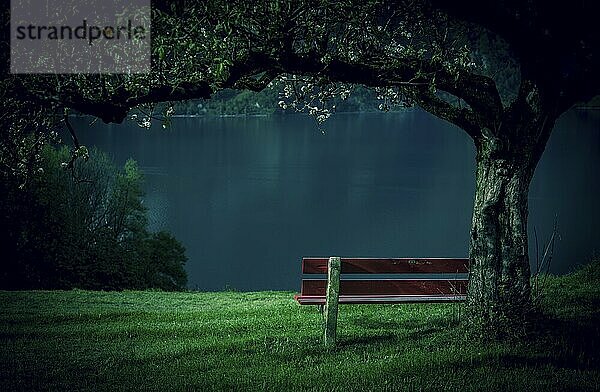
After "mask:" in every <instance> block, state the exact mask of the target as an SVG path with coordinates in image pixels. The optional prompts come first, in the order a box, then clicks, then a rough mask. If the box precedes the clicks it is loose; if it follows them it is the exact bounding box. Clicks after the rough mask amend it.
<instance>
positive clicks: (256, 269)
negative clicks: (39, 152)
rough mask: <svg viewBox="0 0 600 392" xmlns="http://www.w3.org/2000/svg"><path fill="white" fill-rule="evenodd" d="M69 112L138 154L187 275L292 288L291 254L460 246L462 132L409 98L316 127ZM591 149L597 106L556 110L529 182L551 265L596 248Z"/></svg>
mask: <svg viewBox="0 0 600 392" xmlns="http://www.w3.org/2000/svg"><path fill="white" fill-rule="evenodd" d="M73 123H74V124H75V126H76V128H77V129H78V132H79V137H80V139H81V142H82V143H83V144H86V145H88V146H92V145H96V146H98V147H99V148H101V149H102V150H104V151H107V152H108V153H109V154H110V155H111V156H113V157H114V159H115V161H116V162H117V163H119V164H123V163H124V162H125V160H126V159H127V158H129V157H133V158H134V159H136V160H137V161H138V163H139V165H140V167H141V168H142V170H143V171H144V173H145V177H146V184H145V186H146V193H147V194H146V198H145V204H146V206H147V207H148V208H149V214H150V224H151V228H152V229H153V230H159V229H166V230H169V231H170V232H172V233H173V234H174V235H175V236H176V237H177V238H178V239H179V240H180V241H181V242H182V243H183V244H184V245H185V247H186V249H187V255H188V257H189V261H188V264H187V267H186V269H187V271H188V275H189V287H190V288H197V289H201V290H221V289H224V288H226V287H229V288H234V289H238V290H264V289H277V290H279V289H285V290H295V289H298V288H299V280H300V259H301V257H302V256H330V255H340V256H363V257H366V256H379V257H427V256H429V257H434V256H450V257H465V256H467V254H468V242H469V227H470V221H471V209H472V204H473V194H474V181H475V177H474V165H475V161H474V154H475V151H474V146H473V144H472V142H471V140H470V139H469V137H468V136H466V134H465V133H464V132H463V131H461V130H460V129H458V128H456V127H454V126H451V125H449V124H448V123H445V122H443V121H441V120H439V119H437V118H435V117H433V116H431V115H429V114H427V113H425V112H423V111H421V110H410V111H406V112H402V113H387V114H386V113H369V114H366V113H365V114H338V115H335V116H333V117H332V118H331V119H330V120H328V122H326V124H325V132H324V133H322V132H321V131H320V130H319V129H317V127H316V125H315V122H314V120H312V119H311V118H309V117H307V116H303V115H288V116H275V117H249V118H210V119H209V118H175V119H173V122H172V125H171V128H170V129H167V130H163V129H162V128H161V127H160V124H158V123H157V124H156V125H155V126H153V128H152V129H151V130H145V129H141V128H139V127H138V126H137V125H136V124H134V123H132V122H129V123H124V124H122V125H106V124H102V123H100V122H96V123H94V124H93V125H91V126H88V124H89V120H88V119H83V118H79V119H77V120H74V121H73ZM599 162H600V111H581V110H572V111H570V112H568V113H566V114H565V115H564V116H563V117H561V119H560V120H559V121H558V123H557V126H556V128H555V130H554V133H553V135H552V138H551V140H550V142H549V145H548V147H547V149H546V152H545V154H544V156H543V158H542V161H541V162H540V165H539V166H538V169H537V171H536V175H535V178H534V180H533V183H532V187H531V192H530V219H529V227H530V233H532V234H533V228H534V227H535V228H536V229H537V233H538V237H539V239H540V243H541V242H542V241H543V240H544V239H547V238H548V237H549V235H550V234H551V232H552V225H553V221H554V217H555V216H556V217H557V220H558V225H559V234H560V239H559V241H558V242H557V244H556V248H555V252H554V259H553V260H552V264H551V271H553V272H555V273H564V272H567V271H569V270H571V269H572V268H573V267H574V266H576V265H578V264H581V263H585V262H586V261H589V259H590V257H591V256H592V255H593V254H595V252H597V251H598V250H599V248H600V247H599V245H600V206H599V204H598V202H597V201H598V198H599V196H600V181H599V180H600V174H599V173H598V170H597V169H598V163H599ZM530 240H531V241H530V242H531V246H530V255H531V257H532V263H534V259H535V256H536V252H535V248H534V241H533V235H532V236H531V238H530Z"/></svg>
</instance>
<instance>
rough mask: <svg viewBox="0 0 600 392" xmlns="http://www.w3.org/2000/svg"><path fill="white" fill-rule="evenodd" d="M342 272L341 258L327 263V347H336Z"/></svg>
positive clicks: (325, 336) (333, 258)
mask: <svg viewBox="0 0 600 392" xmlns="http://www.w3.org/2000/svg"><path fill="white" fill-rule="evenodd" d="M340 270H341V260H340V258H339V257H330V258H329V262H328V263H327V297H326V302H325V335H324V341H325V347H327V348H331V347H334V346H335V337H336V332H337V331H336V330H337V316H338V301H339V297H340Z"/></svg>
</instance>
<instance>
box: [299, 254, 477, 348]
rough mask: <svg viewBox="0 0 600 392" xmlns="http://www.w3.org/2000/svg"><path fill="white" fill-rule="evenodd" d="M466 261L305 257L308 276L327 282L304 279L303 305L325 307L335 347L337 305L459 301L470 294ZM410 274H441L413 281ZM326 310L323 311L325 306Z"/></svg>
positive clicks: (330, 341) (327, 330)
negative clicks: (369, 276) (354, 276)
mask: <svg viewBox="0 0 600 392" xmlns="http://www.w3.org/2000/svg"><path fill="white" fill-rule="evenodd" d="M468 272H469V259H466V258H389V259H379V258H339V257H330V258H325V257H305V258H303V259H302V273H303V274H327V275H328V276H327V279H325V278H320V279H302V288H301V292H300V294H296V295H295V296H294V299H295V300H296V301H298V303H299V304H300V305H320V306H323V305H325V344H326V345H334V344H335V334H336V332H335V329H336V325H337V307H338V306H337V305H338V303H342V304H372V303H380V304H386V303H414V302H457V301H464V300H465V299H466V293H467V283H468V279H467V276H466V274H467V273H468ZM340 273H341V274H386V275H394V276H395V277H396V276H398V277H402V275H403V274H404V275H405V276H404V277H405V279H389V278H385V279H382V278H380V279H377V278H375V279H346V278H344V279H340ZM406 274H418V275H425V276H428V275H434V274H435V275H438V276H435V277H433V276H432V277H419V278H414V277H407V276H406ZM321 309H322V308H321Z"/></svg>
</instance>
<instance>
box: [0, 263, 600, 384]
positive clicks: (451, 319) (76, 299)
mask: <svg viewBox="0 0 600 392" xmlns="http://www.w3.org/2000/svg"><path fill="white" fill-rule="evenodd" d="M292 294H293V293H292V292H266V291H265V292H253V293H236V292H220V293H195V292H190V293H163V292H90V291H66V292H44V291H30V292H0V391H10V390H26V391H30V390H68V391H70V390H91V391H99V390H111V391H113V390H140V389H143V390H157V391H165V390H198V391H206V390H243V391H246V390H286V391H294V390H315V391H317V390H323V391H334V390H340V391H349V390H357V391H366V390H378V391H379V390H436V391H438V390H452V391H453V390H486V391H490V392H491V391H496V390H540V391H548V390H570V391H575V390H600V335H599V334H600V310H599V307H598V305H599V304H600V264H599V263H597V262H596V263H594V264H591V265H589V266H587V267H585V268H584V269H582V270H579V271H578V272H576V273H573V274H571V275H568V276H564V277H560V278H556V277H550V278H549V279H548V281H547V285H546V295H545V296H544V301H543V309H544V313H545V319H544V321H543V323H541V327H539V328H537V332H536V333H535V334H534V335H532V336H531V337H530V338H529V339H526V340H520V341H512V342H511V341H507V342H494V341H487V342H486V341H478V340H475V341H474V340H471V339H469V338H466V337H465V334H464V331H463V330H462V329H461V328H460V327H459V326H458V321H459V318H460V310H461V309H460V306H459V305H456V304H420V305H343V306H341V307H340V319H339V328H338V336H339V341H340V344H339V347H338V348H337V349H335V350H333V351H330V352H328V351H326V350H325V349H323V348H322V346H321V319H320V315H319V313H318V311H317V310H316V307H314V306H302V307H301V306H298V305H297V304H296V303H295V302H294V301H293V299H292Z"/></svg>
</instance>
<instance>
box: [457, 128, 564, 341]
mask: <svg viewBox="0 0 600 392" xmlns="http://www.w3.org/2000/svg"><path fill="white" fill-rule="evenodd" d="M547 119H548V118H547V117H546V118H545V119H544V120H543V121H540V122H533V123H531V122H530V123H527V122H525V121H523V119H522V118H521V119H520V121H519V122H517V124H515V123H514V122H512V124H511V125H510V126H511V127H512V129H511V130H510V131H507V130H503V133H502V135H503V136H504V137H503V139H499V138H498V137H493V136H492V137H485V138H483V139H482V140H480V141H479V143H476V144H477V174H476V193H475V205H474V209H473V221H472V226H471V243H470V249H469V253H470V256H469V257H470V260H471V265H470V274H469V275H470V277H469V278H470V282H469V292H468V298H467V312H468V313H467V314H468V318H469V321H470V322H471V323H473V324H476V325H479V326H480V327H483V328H485V330H486V331H488V332H489V333H494V332H499V333H502V332H505V331H508V330H507V327H508V328H510V329H513V330H514V328H515V327H516V328H521V326H522V325H523V322H524V321H525V320H526V318H527V314H528V313H529V312H530V311H531V310H533V306H532V301H531V296H530V291H531V287H530V267H529V256H528V241H527V215H528V203H527V198H528V193H529V185H530V183H531V179H532V177H533V173H534V171H535V167H536V165H537V163H538V161H539V159H540V157H541V155H542V152H543V150H544V147H545V145H546V141H547V140H548V137H549V135H550V131H551V129H552V126H553V123H554V122H553V121H551V122H548V121H547ZM509 123H510V122H509Z"/></svg>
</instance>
